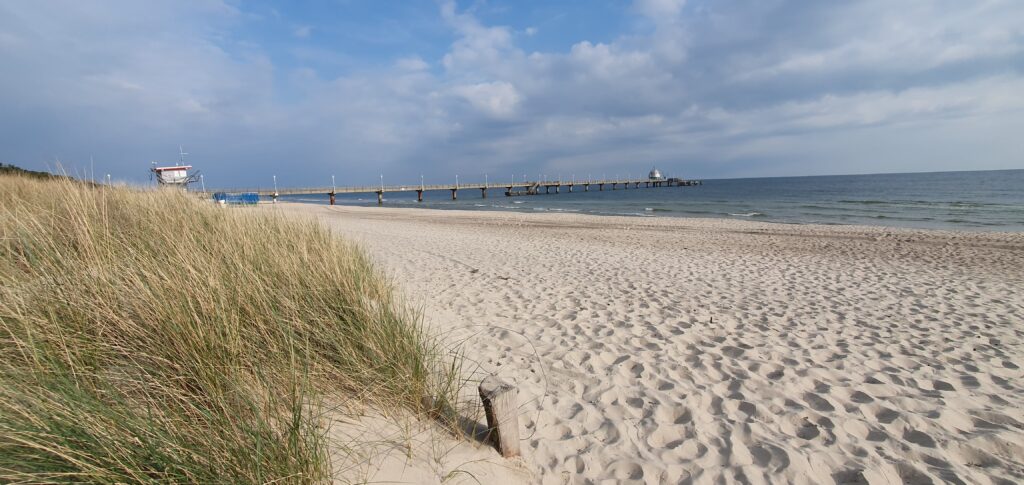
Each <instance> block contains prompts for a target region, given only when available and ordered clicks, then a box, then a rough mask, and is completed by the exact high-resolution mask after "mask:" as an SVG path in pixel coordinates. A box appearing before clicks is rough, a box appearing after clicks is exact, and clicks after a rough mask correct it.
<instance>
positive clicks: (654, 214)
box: [260, 199, 1024, 234]
mask: <svg viewBox="0 0 1024 485" xmlns="http://www.w3.org/2000/svg"><path fill="white" fill-rule="evenodd" d="M480 200H488V199H480ZM268 204H269V205H273V204H274V203H272V202H264V201H261V202H260V205H268ZM277 204H299V205H312V206H324V207H337V208H346V209H366V210H379V209H384V210H403V211H404V210H414V211H424V210H425V211H434V212H457V213H470V214H472V213H498V214H524V215H568V216H583V217H599V218H627V219H669V220H684V221H686V220H695V221H719V220H721V221H734V222H737V223H753V224H768V225H778V226H820V227H853V228H866V229H867V228H879V229H886V230H893V231H901V230H907V231H927V232H951V233H974V234H1024V229H1021V230H1016V231H1014V230H1002V229H999V228H998V227H997V226H989V225H982V226H977V225H973V226H967V227H959V228H938V227H937V228H931V227H914V226H895V225H884V224H857V223H840V222H834V223H830V222H800V221H786V220H770V219H763V220H762V219H759V218H757V216H754V217H747V216H738V215H733V214H728V216H727V215H720V216H717V217H715V216H693V215H664V214H659V212H665V211H666V210H664V209H655V210H653V211H651V213H650V214H643V213H628V214H613V213H604V212H583V211H580V210H569V209H558V208H555V209H546V208H545V209H544V210H526V209H518V208H510V209H503V208H502V209H497V208H496V209H483V208H481V209H465V208H452V209H447V208H438V207H418V206H415V205H410V206H408V207H395V206H393V205H392V206H389V205H387V204H385V205H384V206H374V205H372V204H346V203H344V201H341V202H339V203H338V204H336V205H334V206H330V205H328V204H326V203H320V202H309V201H293V200H286V199H281V200H279V201H278V202H277ZM669 211H671V210H669ZM759 214H760V213H759ZM730 216H731V217H730ZM989 227H993V228H994V229H989Z"/></svg>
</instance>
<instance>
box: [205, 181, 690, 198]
mask: <svg viewBox="0 0 1024 485" xmlns="http://www.w3.org/2000/svg"><path fill="white" fill-rule="evenodd" d="M700 183H701V182H700V181H697V180H683V179H677V178H670V179H632V178H630V179H602V180H539V181H538V180H534V181H520V182H504V183H502V182H490V181H485V182H460V183H452V184H407V185H362V186H348V187H330V186H327V187H301V188H294V187H291V188H289V187H282V188H273V187H271V188H268V187H256V188H247V189H230V190H223V192H254V193H257V194H259V195H260V196H263V197H271V198H273V199H276V198H277V197H279V196H282V195H310V194H323V195H327V196H330V201H331V203H332V204H333V203H334V196H335V195H336V194H372V193H375V194H377V202H378V203H383V198H384V194H385V193H390V192H416V195H417V199H418V200H420V201H422V200H423V193H424V192H428V191H437V190H449V191H451V197H452V199H456V198H458V191H460V190H474V189H475V190H480V191H481V193H482V195H483V197H485V198H486V197H487V191H488V190H489V189H498V190H503V191H504V194H505V195H507V196H513V195H537V194H542V193H544V194H550V193H552V190H553V191H554V193H556V194H557V193H560V192H561V189H562V188H563V187H564V188H566V189H567V190H568V191H569V192H573V191H574V189H575V188H577V187H582V188H583V190H584V191H587V192H589V191H590V190H591V188H593V187H596V190H600V191H603V190H605V188H606V187H608V188H609V189H610V190H618V189H619V188H620V187H621V188H622V189H639V188H650V187H680V186H689V185H700ZM517 189H519V190H517ZM524 189H525V190H524ZM217 191H218V190H211V191H208V192H217Z"/></svg>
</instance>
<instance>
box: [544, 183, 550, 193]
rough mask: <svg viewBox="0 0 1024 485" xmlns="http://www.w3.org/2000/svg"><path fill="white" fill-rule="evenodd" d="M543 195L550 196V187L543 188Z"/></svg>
mask: <svg viewBox="0 0 1024 485" xmlns="http://www.w3.org/2000/svg"><path fill="white" fill-rule="evenodd" d="M544 193H545V194H550V193H551V186H550V185H545V186H544Z"/></svg>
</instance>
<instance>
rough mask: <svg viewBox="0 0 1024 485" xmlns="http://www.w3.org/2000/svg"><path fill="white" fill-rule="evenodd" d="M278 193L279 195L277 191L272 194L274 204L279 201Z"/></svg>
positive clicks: (271, 199) (271, 200) (271, 198)
mask: <svg viewBox="0 0 1024 485" xmlns="http://www.w3.org/2000/svg"><path fill="white" fill-rule="evenodd" d="M277 195H278V194H277V192H274V193H273V194H270V202H271V203H273V204H276V203H277Z"/></svg>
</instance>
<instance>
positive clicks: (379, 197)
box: [377, 190, 384, 205]
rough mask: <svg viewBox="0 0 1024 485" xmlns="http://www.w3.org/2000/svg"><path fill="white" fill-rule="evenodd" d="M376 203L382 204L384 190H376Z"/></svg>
mask: <svg viewBox="0 0 1024 485" xmlns="http://www.w3.org/2000/svg"><path fill="white" fill-rule="evenodd" d="M377 205H384V191H383V190H378V191H377Z"/></svg>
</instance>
